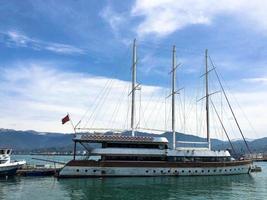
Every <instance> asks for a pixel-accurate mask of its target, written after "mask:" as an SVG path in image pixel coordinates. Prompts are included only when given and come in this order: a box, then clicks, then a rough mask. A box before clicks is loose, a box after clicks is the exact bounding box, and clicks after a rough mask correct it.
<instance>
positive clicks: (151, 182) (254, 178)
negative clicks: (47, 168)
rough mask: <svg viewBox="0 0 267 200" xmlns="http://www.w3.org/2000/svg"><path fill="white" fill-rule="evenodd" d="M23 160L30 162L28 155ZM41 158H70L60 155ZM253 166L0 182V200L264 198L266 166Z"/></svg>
mask: <svg viewBox="0 0 267 200" xmlns="http://www.w3.org/2000/svg"><path fill="white" fill-rule="evenodd" d="M22 157H23V156H19V157H15V158H19V159H21V158H22ZM24 157H25V158H26V159H27V160H28V161H29V162H32V163H33V161H31V160H30V158H31V157H32V156H24ZM35 157H36V156H35ZM45 158H46V159H51V158H54V159H55V160H63V161H67V160H68V159H70V157H61V156H59V157H45ZM34 162H35V161H34ZM256 164H257V165H258V166H261V167H262V169H263V172H261V173H254V174H252V175H236V176H214V177H208V176H207V177H149V178H102V179H99V178H91V179H60V180H57V179H56V178H53V177H39V178H36V177H15V178H12V179H8V180H5V179H0V199H12V200H14V199H20V200H24V199H25V200H38V199H46V200H52V199H66V200H68V199H73V200H79V199H109V200H110V199H127V200H131V199H138V200H139V199H140V200H146V199H149V200H150V199H168V200H171V199H267V163H266V162H265V163H264V162H258V163H256Z"/></svg>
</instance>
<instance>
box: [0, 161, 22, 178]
mask: <svg viewBox="0 0 267 200" xmlns="http://www.w3.org/2000/svg"><path fill="white" fill-rule="evenodd" d="M25 163H26V162H25V161H20V162H13V163H7V164H0V177H1V176H14V175H15V174H16V172H17V170H18V169H19V168H21V167H22V166H23V165H25Z"/></svg>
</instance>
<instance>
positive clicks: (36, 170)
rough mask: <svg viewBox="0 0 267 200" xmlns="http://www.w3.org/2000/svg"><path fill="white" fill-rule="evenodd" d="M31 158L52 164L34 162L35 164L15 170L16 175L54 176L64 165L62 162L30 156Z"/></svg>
mask: <svg viewBox="0 0 267 200" xmlns="http://www.w3.org/2000/svg"><path fill="white" fill-rule="evenodd" d="M32 159H33V160H38V161H44V162H50V163H53V164H35V165H26V166H24V167H23V168H22V169H18V170H17V174H16V175H17V176H56V175H57V174H58V172H59V171H60V170H61V169H62V167H63V166H64V165H65V163H64V162H59V161H54V160H47V159H40V158H32Z"/></svg>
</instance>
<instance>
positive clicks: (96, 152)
mask: <svg viewBox="0 0 267 200" xmlns="http://www.w3.org/2000/svg"><path fill="white" fill-rule="evenodd" d="M73 141H74V160H75V156H76V144H77V143H79V144H81V145H82V146H83V147H84V148H85V150H86V151H87V156H88V157H89V159H90V158H94V159H95V158H96V156H97V157H98V158H99V161H165V162H229V161H232V160H233V158H232V157H231V155H230V153H229V152H228V151H224V150H223V151H212V150H209V149H208V148H197V147H194V148H189V147H188V148H182V147H177V148H176V149H170V148H168V140H167V139H166V138H165V137H147V136H124V135H104V134H76V136H75V137H74V138H73Z"/></svg>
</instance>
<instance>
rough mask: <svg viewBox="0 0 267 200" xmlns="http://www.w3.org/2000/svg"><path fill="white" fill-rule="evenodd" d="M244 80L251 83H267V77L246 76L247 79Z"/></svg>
mask: <svg viewBox="0 0 267 200" xmlns="http://www.w3.org/2000/svg"><path fill="white" fill-rule="evenodd" d="M243 81H245V82H249V83H262V84H267V77H256V78H246V79H243Z"/></svg>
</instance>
